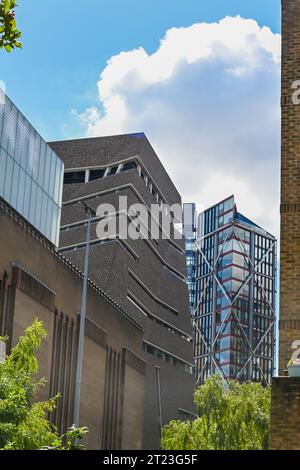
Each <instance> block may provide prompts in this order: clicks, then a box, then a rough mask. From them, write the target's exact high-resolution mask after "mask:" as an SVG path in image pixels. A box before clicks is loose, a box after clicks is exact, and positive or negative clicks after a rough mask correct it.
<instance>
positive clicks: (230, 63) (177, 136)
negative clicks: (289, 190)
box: [0, 0, 280, 234]
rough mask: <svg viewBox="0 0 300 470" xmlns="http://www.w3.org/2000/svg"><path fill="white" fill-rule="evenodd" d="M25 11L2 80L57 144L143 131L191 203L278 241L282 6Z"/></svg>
mask: <svg viewBox="0 0 300 470" xmlns="http://www.w3.org/2000/svg"><path fill="white" fill-rule="evenodd" d="M18 3H19V6H18V9H17V20H18V23H19V27H20V29H21V30H22V32H23V37H22V42H23V49H22V50H16V51H14V52H13V53H11V54H7V53H5V52H3V51H0V80H3V81H4V82H5V83H6V90H7V93H8V95H9V96H10V97H11V99H12V100H13V101H14V102H15V104H16V105H17V106H18V107H19V109H21V110H22V111H23V113H24V114H25V116H26V117H27V118H28V119H29V120H30V121H31V123H32V124H33V125H34V126H35V128H36V129H37V130H38V131H39V132H40V133H41V135H42V136H43V137H44V138H45V139H46V140H59V139H68V138H79V137H85V136H99V135H110V134H120V133H127V132H141V131H144V132H145V133H146V135H147V136H148V138H149V140H150V142H151V143H152V145H153V147H154V149H155V150H156V151H157V153H158V155H159V157H160V159H161V160H162V162H163V164H164V165H165V167H166V169H167V171H168V172H169V174H170V176H171V178H172V179H173V181H174V183H175V185H176V186H177V188H178V189H179V191H180V193H181V194H182V198H183V201H185V202H193V201H195V202H197V203H200V204H202V206H203V207H208V206H210V205H213V204H215V203H216V202H218V200H222V199H224V198H226V197H227V196H228V195H230V194H232V193H234V194H235V196H236V200H237V203H238V207H239V210H240V211H241V212H242V213H244V214H245V215H246V216H247V217H249V218H250V219H253V220H255V221H256V222H257V223H258V224H259V225H261V226H264V227H265V228H266V229H268V230H269V231H270V232H272V233H274V234H278V232H279V230H278V227H279V216H278V214H279V152H280V34H279V33H280V0H251V1H250V0H249V1H248V0H42V1H38V0H18ZM225 17H228V18H227V19H224V18H225ZM266 175H268V178H267V179H266Z"/></svg>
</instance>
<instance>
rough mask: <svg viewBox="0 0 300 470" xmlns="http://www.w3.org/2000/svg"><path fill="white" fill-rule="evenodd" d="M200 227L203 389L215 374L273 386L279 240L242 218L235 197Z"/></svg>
mask: <svg viewBox="0 0 300 470" xmlns="http://www.w3.org/2000/svg"><path fill="white" fill-rule="evenodd" d="M197 224H198V227H197V230H198V233H197V260H196V285H197V287H196V292H197V299H196V308H195V309H194V356H195V373H196V381H197V384H202V383H204V382H205V380H206V379H207V377H209V376H210V375H211V374H213V373H219V374H220V375H221V376H222V377H223V378H224V380H228V379H238V380H240V381H245V380H251V381H258V382H261V383H263V384H267V383H270V381H271V377H272V374H273V369H274V331H275V278H276V239H275V238H274V237H273V236H272V235H271V234H270V233H268V232H267V231H266V230H264V229H262V228H261V227H259V226H258V225H256V224H255V223H254V222H252V221H251V220H249V219H248V218H246V217H244V216H243V215H242V214H240V213H239V212H238V211H237V208H236V205H235V201H234V197H233V196H231V197H229V198H227V199H226V200H224V201H222V202H220V203H219V204H216V205H215V206H213V207H211V208H209V209H208V210H206V211H204V212H203V213H202V214H200V215H199V218H198V221H197Z"/></svg>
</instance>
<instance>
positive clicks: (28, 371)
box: [0, 320, 87, 450]
mask: <svg viewBox="0 0 300 470" xmlns="http://www.w3.org/2000/svg"><path fill="white" fill-rule="evenodd" d="M45 336H46V331H45V330H44V328H43V324H42V322H40V321H38V320H36V321H35V322H34V323H33V324H32V325H31V326H30V327H28V328H27V329H26V330H25V334H24V336H23V337H21V338H20V339H19V342H18V344H17V345H16V346H15V347H14V348H13V349H12V351H11V353H10V355H9V356H7V357H6V359H5V361H4V362H2V363H0V449H5V450H37V449H57V450H64V449H66V450H70V449H78V448H80V447H81V446H77V445H76V443H77V441H78V440H79V439H81V438H82V437H83V435H84V434H85V433H86V432H87V430H86V428H76V427H74V426H73V427H72V428H71V429H69V431H68V432H67V434H66V435H64V436H60V435H59V434H58V433H57V432H56V430H55V429H54V428H53V426H52V425H51V423H50V421H49V419H48V414H49V413H51V412H53V411H54V409H55V407H56V403H57V400H58V399H59V397H58V396H57V397H54V398H51V399H50V400H48V401H44V402H41V401H40V402H39V401H37V392H38V390H39V389H40V387H42V386H43V385H44V384H45V380H44V379H42V380H36V379H35V376H36V373H37V371H38V361H37V358H36V355H35V354H36V350H37V349H38V348H39V347H40V344H41V342H42V340H43V339H44V338H45ZM0 339H1V340H4V341H5V340H6V338H0Z"/></svg>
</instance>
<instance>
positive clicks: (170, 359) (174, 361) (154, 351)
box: [143, 343, 193, 374]
mask: <svg viewBox="0 0 300 470" xmlns="http://www.w3.org/2000/svg"><path fill="white" fill-rule="evenodd" d="M143 348H144V351H145V352H146V353H148V354H151V355H152V356H154V357H156V358H157V359H160V360H162V361H165V362H167V363H168V364H170V365H172V366H174V367H177V368H178V369H181V370H184V371H185V372H187V373H188V374H192V373H193V368H192V366H191V365H190V364H188V363H187V362H184V361H182V360H181V359H178V358H177V357H175V356H172V354H169V353H167V352H165V351H162V350H161V349H159V348H157V347H155V346H153V345H151V344H149V343H143Z"/></svg>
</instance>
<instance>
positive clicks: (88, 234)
mask: <svg viewBox="0 0 300 470" xmlns="http://www.w3.org/2000/svg"><path fill="white" fill-rule="evenodd" d="M82 204H83V206H84V209H85V214H86V217H87V231H86V247H85V258H84V276H83V286H82V296H81V308H80V325H79V338H78V352H77V362H76V378H75V398H74V413H73V423H74V424H75V426H77V427H78V426H79V424H80V423H79V414H80V395H81V381H82V364H83V346H84V329H85V317H86V300H87V290H88V274H89V256H90V241H91V223H92V218H93V217H94V216H95V212H94V211H93V210H92V209H91V208H90V207H88V206H87V205H86V204H85V203H84V202H82Z"/></svg>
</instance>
